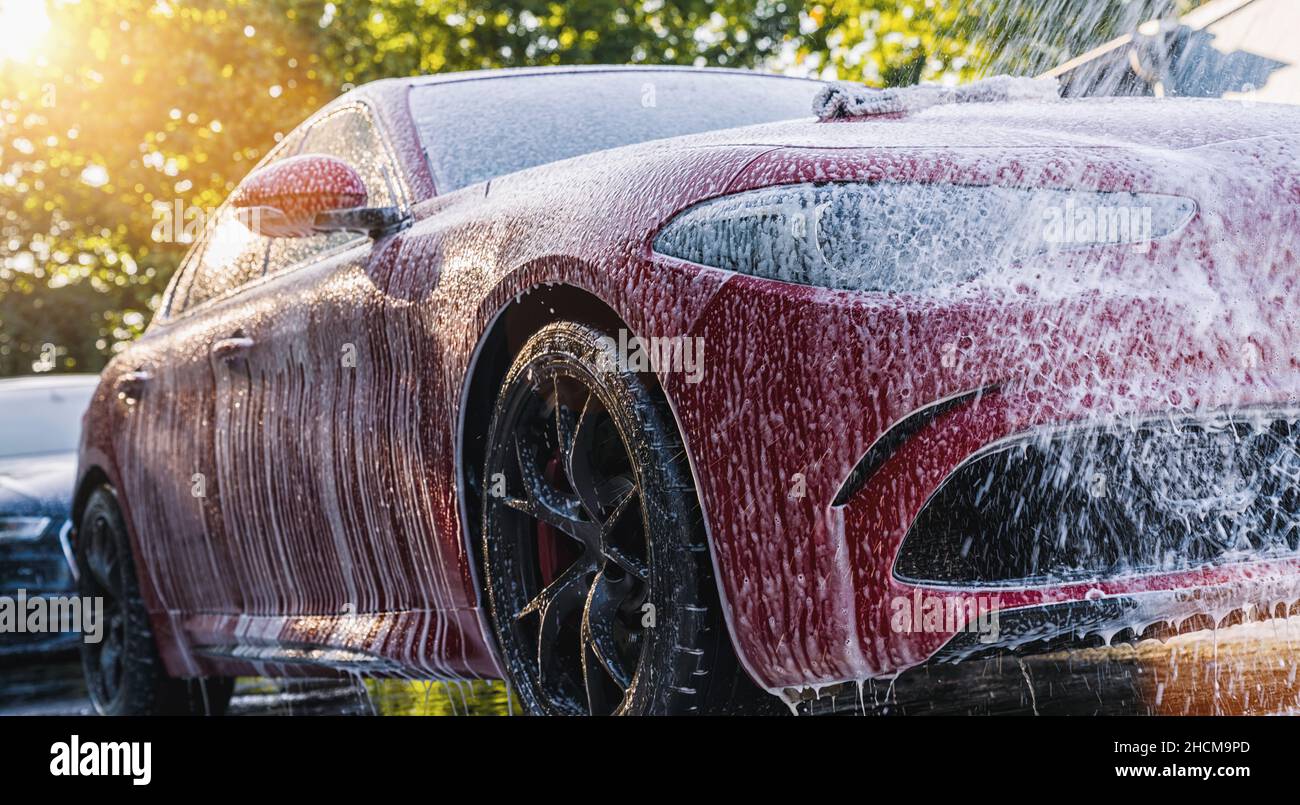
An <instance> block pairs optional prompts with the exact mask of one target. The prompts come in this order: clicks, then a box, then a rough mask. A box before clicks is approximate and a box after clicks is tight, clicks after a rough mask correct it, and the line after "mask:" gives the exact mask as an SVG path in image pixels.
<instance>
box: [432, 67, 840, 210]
mask: <svg viewBox="0 0 1300 805" xmlns="http://www.w3.org/2000/svg"><path fill="white" fill-rule="evenodd" d="M822 86H823V84H822V83H821V82H817V81H807V80H803V79H793V78H783V77H781V76H769V75H760V74H757V73H755V74H752V75H746V74H744V73H725V72H694V71H685V70H684V71H670V70H661V71H655V70H627V71H609V72H573V73H540V74H534V75H507V76H499V77H495V78H479V79H471V80H466V81H452V82H447V83H440V84H426V85H422V86H417V87H416V88H415V89H414V90H413V91H412V93H411V113H412V116H413V117H414V118H415V122H416V126H417V127H418V129H419V131H420V138H421V140H423V142H424V146H425V149H426V150H427V151H428V154H429V162H430V167H431V168H432V170H433V174H434V182H435V183H436V185H437V189H438V192H439V193H447V192H450V191H452V190H456V189H457V188H461V187H465V186H467V185H471V184H475V183H477V182H482V181H485V180H487V179H491V178H492V177H494V176H501V175H504V174H507V173H513V172H514V171H519V170H523V169H525V168H531V167H533V166H535V165H543V164H546V163H548V162H556V161H558V160H561V159H568V158H569V157H575V156H580V155H582V154H590V153H592V152H593V151H602V150H604V149H607V148H617V147H619V146H623V145H631V144H633V143H640V142H646V141H648V140H658V139H662V138H665V137H677V136H680V135H684V134H695V133H698V132H702V131H712V130H715V129H728V128H734V127H736V126H748V125H753V124H756V123H770V122H773V121H777V120H790V119H793V118H800V117H811V116H812V101H813V96H814V95H816V94H817V92H818V90H820V89H821V88H822Z"/></svg>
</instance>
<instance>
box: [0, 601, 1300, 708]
mask: <svg viewBox="0 0 1300 805" xmlns="http://www.w3.org/2000/svg"><path fill="white" fill-rule="evenodd" d="M1298 663H1300V618H1295V617H1293V618H1289V619H1274V620H1267V621H1260V622H1253V623H1246V624H1240V625H1236V626H1230V627H1221V628H1218V629H1213V630H1205V631H1201V632H1194V633H1191V634H1185V635H1179V636H1177V637H1174V638H1172V639H1170V640H1167V641H1164V642H1161V641H1157V640H1145V641H1142V642H1140V643H1137V644H1125V645H1117V646H1107V647H1103V648H1094V649H1080V650H1072V651H1058V652H1054V653H1046V654H1035V655H1027V656H1019V657H1017V656H1001V657H993V658H988V659H983V660H975V661H968V662H965V663H962V664H959V665H955V666H954V665H943V666H932V667H923V668H920V669H916V670H914V671H910V672H908V673H905V674H902V675H900V676H899V677H898V678H896V679H893V680H882V681H876V682H871V683H868V684H867V685H865V686H863V688H862V689H861V690H860V691H859V690H857V689H852V690H849V691H847V692H845V693H844V694H842V695H839V696H837V697H836V698H835V700H834V703H835V704H836V705H837V709H838V710H850V711H857V712H863V711H866V712H870V713H877V714H908V715H922V714H964V713H977V714H1003V713H1007V714H1012V713H1014V714H1033V713H1040V714H1077V715H1093V714H1109V715H1120V714H1143V715H1145V714H1160V715H1179V714H1181V715H1192V714H1197V715H1210V714H1252V715H1263V714H1274V713H1296V712H1300V680H1297V664H1298ZM510 702H511V700H510V698H509V694H508V691H507V689H506V686H505V685H503V684H501V683H489V682H473V683H468V682H467V683H454V682H424V681H409V680H366V681H362V680H345V681H339V680H313V681H292V682H289V681H277V680H269V679H263V678H257V677H250V678H241V679H240V680H239V682H238V684H237V686H236V689H235V697H234V699H233V700H232V702H231V708H230V712H231V714H232V715H504V714H506V713H507V712H508V708H509V707H510ZM830 703H831V699H830V697H824V698H823V700H822V701H821V705H823V706H825V705H828V704H830ZM89 713H90V703H89V702H88V701H87V700H86V696H85V689H84V687H83V685H82V683H81V669H80V666H79V665H78V662H77V659H76V656H75V655H68V654H63V655H53V656H47V657H43V658H34V659H33V658H28V659H21V660H16V659H14V658H8V659H2V660H0V715H17V714H24V715H56V714H57V715H76V714H89Z"/></svg>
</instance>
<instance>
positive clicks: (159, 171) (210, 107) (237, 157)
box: [0, 0, 1172, 376]
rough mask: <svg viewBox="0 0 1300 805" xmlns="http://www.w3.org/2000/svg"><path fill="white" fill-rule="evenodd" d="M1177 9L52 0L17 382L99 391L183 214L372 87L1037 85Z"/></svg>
mask: <svg viewBox="0 0 1300 805" xmlns="http://www.w3.org/2000/svg"><path fill="white" fill-rule="evenodd" d="M17 1H19V0H0V4H3V3H4V2H17ZM1170 2H1172V0H1077V1H1076V0H1006V1H1005V2H995V0H903V1H902V2H885V0H821V1H820V2H801V0H681V1H680V2H668V0H645V2H639V3H637V2H634V3H626V2H620V1H619V0H568V1H567V2H563V3H561V2H553V1H552V0H517V1H516V2H509V3H507V2H494V1H492V0H406V1H400V0H356V1H355V2H343V0H338V2H323V1H322V0H188V1H186V2H181V1H180V0H95V1H94V2H80V3H78V2H71V1H70V0H46V6H47V12H48V16H49V19H50V29H49V33H48V34H47V35H46V40H47V41H45V42H44V43H43V47H40V48H38V52H37V55H36V56H35V57H33V58H31V59H29V60H27V61H23V62H18V61H14V60H6V58H5V54H4V53H2V52H0V376H2V375H10V374H24V373H27V372H30V371H32V369H33V366H34V365H35V366H36V367H37V368H39V369H45V370H50V369H53V370H59V371H97V370H98V369H99V368H100V367H101V366H102V365H103V363H104V362H105V361H106V360H107V359H108V357H110V356H111V355H112V353H113V351H114V350H115V349H116V348H117V346H118V345H119V344H121V343H123V342H125V341H128V340H130V339H131V338H133V337H135V336H137V335H138V334H139V333H140V332H141V331H142V329H143V327H144V325H145V324H146V323H147V320H148V318H149V316H150V315H151V311H152V310H153V308H154V307H155V306H156V305H157V303H158V301H159V298H160V295H161V293H162V290H163V288H164V287H165V284H166V282H167V280H168V278H169V277H170V275H171V273H172V272H173V271H174V269H175V267H176V265H177V263H178V262H179V260H180V258H181V257H182V256H183V255H184V253H185V251H186V250H187V249H188V246H189V244H188V243H187V242H186V239H185V237H184V232H182V231H176V230H179V229H181V228H182V227H181V226H180V224H181V223H182V222H183V215H182V216H181V220H177V216H176V213H177V212H178V211H181V212H182V213H184V212H185V211H191V210H211V209H212V208H215V207H216V206H217V205H218V204H219V203H220V202H221V200H222V199H223V198H224V197H225V196H226V195H227V194H228V193H229V191H230V190H231V189H232V188H233V187H234V185H235V183H237V182H238V180H239V179H240V178H241V177H242V176H243V175H244V174H245V173H246V172H247V170H248V168H249V167H251V165H252V164H254V163H255V162H256V161H257V160H258V159H259V158H260V157H261V155H262V154H263V153H265V151H266V149H267V148H269V147H270V146H271V145H273V144H274V143H275V141H276V140H277V139H278V138H279V137H281V136H283V134H284V133H286V132H288V131H289V130H290V129H292V127H293V126H295V125H296V124H297V123H299V122H300V121H301V120H302V119H304V118H305V117H306V116H308V115H309V114H310V113H311V112H313V111H314V110H315V109H317V108H319V107H320V106H321V105H323V104H324V103H326V102H327V101H329V100H330V99H331V98H333V97H335V96H336V95H337V94H339V93H340V92H341V91H343V90H346V89H347V88H348V87H350V86H352V85H356V84H360V83H363V82H366V81H370V80H373V79H376V78H382V77H388V76H397V75H414V74H420V73H431V72H441V71H455V70H472V69H480V68H489V67H500V66H521V65H547V64H574V63H614V64H622V63H646V64H697V65H713V66H730V67H766V68H768V69H780V70H784V71H787V72H793V73H800V74H812V75H820V76H822V77H827V78H830V77H839V78H843V79H852V80H863V81H866V82H868V83H872V84H876V85H897V84H906V83H913V82H915V81H917V80H921V79H940V78H945V77H950V76H957V77H970V76H974V75H977V74H980V73H983V72H987V71H990V70H1009V71H1014V72H1018V73H1021V74H1036V73H1037V72H1041V71H1042V70H1044V69H1047V68H1048V67H1051V66H1053V65H1055V64H1056V63H1059V62H1060V61H1061V60H1063V59H1064V58H1066V57H1067V56H1069V55H1072V54H1074V53H1077V52H1079V51H1080V50H1082V49H1083V48H1084V47H1087V46H1091V45H1094V44H1096V43H1099V42H1102V41H1105V40H1106V39H1109V38H1110V37H1112V36H1114V35H1116V34H1118V33H1120V32H1122V31H1124V30H1127V29H1130V28H1132V27H1133V26H1134V25H1136V24H1137V23H1138V22H1140V21H1141V20H1143V19H1146V18H1149V17H1151V16H1154V15H1156V14H1159V13H1164V12H1166V11H1167V10H1168V8H1169V5H1170ZM178 205H179V207H178ZM169 222H170V223H172V224H174V225H175V226H174V227H173V231H170V232H169V231H168V226H167V224H168V223H169Z"/></svg>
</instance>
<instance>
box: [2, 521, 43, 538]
mask: <svg viewBox="0 0 1300 805" xmlns="http://www.w3.org/2000/svg"><path fill="white" fill-rule="evenodd" d="M49 525H50V518H48V517H0V542H28V541H31V540H37V539H40V538H41V535H42V534H44V533H45V529H46V528H47V527H49Z"/></svg>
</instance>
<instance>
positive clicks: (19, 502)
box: [0, 375, 99, 655]
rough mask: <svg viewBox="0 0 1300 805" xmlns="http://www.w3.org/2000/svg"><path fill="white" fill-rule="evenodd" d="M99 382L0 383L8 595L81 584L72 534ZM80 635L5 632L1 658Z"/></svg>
mask: <svg viewBox="0 0 1300 805" xmlns="http://www.w3.org/2000/svg"><path fill="white" fill-rule="evenodd" d="M98 381H99V378H98V377H96V376H95V375H47V376H35V377H20V378H14V379H9V380H0V595H2V596H14V595H17V594H18V592H19V591H20V590H21V591H24V592H25V594H26V595H27V596H28V597H29V598H31V597H35V596H51V595H67V594H71V593H73V592H74V590H75V587H76V578H75V575H74V574H75V572H76V571H75V566H74V564H73V562H72V553H71V549H70V543H69V542H68V534H69V531H70V530H71V526H72V523H71V521H70V520H69V519H68V518H69V513H70V508H71V503H72V484H73V478H74V476H75V474H76V470H77V452H76V451H77V438H78V435H79V434H80V432H81V415H82V413H83V412H85V410H86V406H87V404H88V403H89V401H90V396H91V394H92V393H93V392H94V390H95V385H96V383H97V382H98ZM76 639H77V635H76V634H75V633H71V632H63V633H59V632H55V633H51V634H48V635H33V634H27V633H23V634H17V633H12V634H8V633H0V655H2V654H16V653H26V652H30V651H37V650H46V649H53V648H65V647H71V646H72V645H73V644H74V643H75V641H76Z"/></svg>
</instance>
